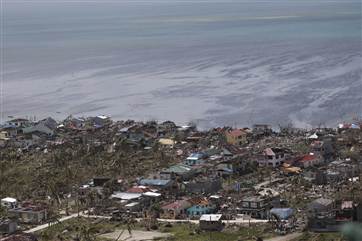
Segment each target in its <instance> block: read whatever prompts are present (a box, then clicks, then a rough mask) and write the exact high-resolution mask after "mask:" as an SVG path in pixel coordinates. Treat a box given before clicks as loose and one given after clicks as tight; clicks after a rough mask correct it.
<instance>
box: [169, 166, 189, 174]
mask: <svg viewBox="0 0 362 241" xmlns="http://www.w3.org/2000/svg"><path fill="white" fill-rule="evenodd" d="M191 170H192V168H191V167H190V166H187V165H183V164H178V165H174V166H171V167H169V168H168V169H166V170H165V172H173V173H179V174H181V173H187V172H189V171H191Z"/></svg>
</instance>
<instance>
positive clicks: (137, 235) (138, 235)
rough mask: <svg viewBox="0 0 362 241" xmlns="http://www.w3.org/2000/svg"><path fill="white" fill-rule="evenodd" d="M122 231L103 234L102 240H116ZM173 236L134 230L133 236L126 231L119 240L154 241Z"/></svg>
mask: <svg viewBox="0 0 362 241" xmlns="http://www.w3.org/2000/svg"><path fill="white" fill-rule="evenodd" d="M121 232H122V230H117V231H115V232H113V233H108V234H103V235H101V237H102V238H107V239H110V240H116V239H117V238H118V236H119V235H120V233H121ZM169 236H171V234H169V233H160V232H149V231H139V230H133V231H132V236H130V235H129V233H128V231H127V230H125V231H124V232H123V234H122V235H121V237H120V238H119V240H127V241H145V240H153V239H155V238H165V237H169Z"/></svg>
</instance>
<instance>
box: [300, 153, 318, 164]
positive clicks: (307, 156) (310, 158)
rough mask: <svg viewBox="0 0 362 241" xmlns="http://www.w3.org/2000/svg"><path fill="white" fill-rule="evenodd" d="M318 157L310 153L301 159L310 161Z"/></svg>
mask: <svg viewBox="0 0 362 241" xmlns="http://www.w3.org/2000/svg"><path fill="white" fill-rule="evenodd" d="M316 159H317V156H316V155H313V154H308V155H304V156H303V157H302V158H301V159H300V160H299V161H300V162H309V161H313V160H316Z"/></svg>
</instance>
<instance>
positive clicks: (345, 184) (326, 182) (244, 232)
mask: <svg viewBox="0 0 362 241" xmlns="http://www.w3.org/2000/svg"><path fill="white" fill-rule="evenodd" d="M361 128H362V122H361V121H360V120H354V121H351V122H344V123H341V124H339V125H337V126H336V127H335V128H327V127H324V126H319V127H317V128H311V129H300V128H294V127H293V126H292V125H286V126H279V127H278V128H275V127H273V128H272V127H271V126H269V125H266V124H256V125H254V126H251V127H245V128H236V127H217V128H213V129H210V130H198V129H197V126H196V125H195V124H193V123H189V124H187V125H183V126H180V125H177V124H175V123H174V122H171V121H165V122H157V121H148V122H137V121H133V120H127V121H113V120H112V119H111V118H110V117H108V116H104V115H100V116H96V117H87V118H79V117H73V116H69V117H68V118H66V119H65V120H63V121H61V122H59V121H56V120H54V119H52V118H50V117H49V118H46V119H43V120H39V121H35V120H29V119H25V118H16V119H11V120H9V121H7V122H6V123H5V124H3V125H2V126H1V131H0V165H1V167H0V199H1V208H0V215H1V218H0V240H1V241H14V240H20V241H22V240H24V241H28V240H29V241H30V240H39V241H43V240H53V241H63V240H78V241H83V240H84V241H89V240H119V241H120V240H152V239H153V238H154V239H157V240H174V241H177V240H230V241H232V240H259V241H260V240H273V241H274V240H275V241H278V240H295V241H298V240H345V239H344V238H343V237H342V235H341V230H343V229H344V228H345V227H346V226H345V225H346V224H351V225H352V224H356V223H358V222H361V221H362V186H361V182H360V174H361V171H360V170H361V164H362V130H361ZM324 234H326V236H324ZM327 236H328V237H329V238H330V239H327V238H326V237H327ZM278 237H283V238H287V237H290V238H287V239H276V238H278ZM309 237H310V238H311V239H308V238H309ZM331 237H333V239H332V238H331ZM323 238H326V239H323Z"/></svg>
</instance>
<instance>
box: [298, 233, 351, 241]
mask: <svg viewBox="0 0 362 241" xmlns="http://www.w3.org/2000/svg"><path fill="white" fill-rule="evenodd" d="M344 240H345V239H344V238H343V236H342V235H341V234H340V233H311V232H305V233H303V235H302V236H300V237H299V238H297V239H294V240H293V241H344Z"/></svg>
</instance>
